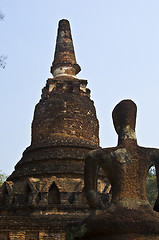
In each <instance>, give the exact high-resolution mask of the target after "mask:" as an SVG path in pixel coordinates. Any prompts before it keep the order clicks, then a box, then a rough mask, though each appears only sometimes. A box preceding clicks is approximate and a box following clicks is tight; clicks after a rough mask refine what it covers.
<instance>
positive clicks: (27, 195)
mask: <svg viewBox="0 0 159 240" xmlns="http://www.w3.org/2000/svg"><path fill="white" fill-rule="evenodd" d="M32 200H33V193H32V190H31V187H30V185H29V183H27V184H26V186H25V190H24V202H25V203H27V204H30V203H32Z"/></svg>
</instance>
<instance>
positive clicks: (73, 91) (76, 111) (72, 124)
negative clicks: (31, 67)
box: [0, 20, 106, 240]
mask: <svg viewBox="0 0 159 240" xmlns="http://www.w3.org/2000/svg"><path fill="white" fill-rule="evenodd" d="M80 70H81V69H80V66H79V65H78V64H77V62H76V58H75V53H74V47H73V42H72V37H71V31H70V25H69V22H68V21H67V20H61V21H60V22H59V28H58V35H57V42H56V49H55V55H54V61H53V63H52V67H51V73H52V74H53V78H49V79H48V80H47V82H46V86H45V87H44V88H43V90H42V96H41V99H40V101H39V103H38V104H37V105H36V107H35V112H34V118H33V122H32V136H31V145H30V146H29V147H28V148H27V149H26V150H25V151H24V153H23V156H22V158H21V160H20V161H19V162H18V163H17V164H16V166H15V170H14V172H13V173H12V174H11V175H10V176H9V177H8V179H7V180H6V182H5V183H4V184H3V185H2V187H1V189H0V240H15V239H16V240H43V239H45V240H50V239H51V240H53V239H56V240H57V239H65V233H66V226H67V224H68V223H72V222H76V221H79V220H81V221H82V220H83V219H85V218H86V217H87V216H88V215H89V213H90V208H89V206H88V204H87V202H86V199H85V196H84V193H83V187H84V160H85V157H86V155H87V153H88V152H89V151H90V150H92V149H95V148H97V147H98V145H99V137H98V131H99V126H98V120H97V117H96V112H95V107H94V104H93V101H92V100H91V99H90V90H89V89H87V88H86V86H87V80H83V79H78V78H77V77H76V75H77V74H78V73H79V71H80ZM102 179H103V173H102V172H101V173H100V174H99V184H98V186H99V189H98V190H99V192H100V193H101V194H102V193H103V195H102V196H106V194H105V195H104V191H105V189H106V187H105V186H106V183H105V181H103V180H102Z"/></svg>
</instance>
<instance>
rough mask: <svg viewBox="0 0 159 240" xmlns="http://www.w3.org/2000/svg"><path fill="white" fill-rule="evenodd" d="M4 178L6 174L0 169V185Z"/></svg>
mask: <svg viewBox="0 0 159 240" xmlns="http://www.w3.org/2000/svg"><path fill="white" fill-rule="evenodd" d="M6 179H7V175H6V174H5V173H3V172H2V171H1V170H0V186H1V185H2V184H3V183H4V182H5V180H6Z"/></svg>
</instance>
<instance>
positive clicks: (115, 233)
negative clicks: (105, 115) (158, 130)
mask: <svg viewBox="0 0 159 240" xmlns="http://www.w3.org/2000/svg"><path fill="white" fill-rule="evenodd" d="M136 111H137V107H136V104H135V103H134V102H133V101H131V100H123V101H121V102H120V103H119V104H117V106H116V107H115V108H114V110H113V122H114V127H115V130H116V132H117V134H118V145H117V147H113V148H104V149H102V148H98V149H96V150H92V151H91V152H90V153H89V154H88V156H87V158H86V163H85V192H86V197H87V200H88V203H89V205H90V206H91V207H92V208H94V209H96V208H97V207H98V206H100V207H101V210H96V211H94V213H93V214H91V215H90V216H89V218H87V220H85V221H83V222H82V223H81V225H80V227H79V228H81V232H82V233H83V236H82V237H81V235H80V236H79V237H78V238H75V239H81V240H97V239H98V240H159V195H158V197H157V200H156V203H155V206H154V210H153V209H152V207H151V206H150V205H149V203H148V200H147V197H146V191H145V181H146V176H147V171H148V169H149V168H150V167H151V166H152V165H155V167H156V175H157V179H158V189H159V149H155V148H144V147H140V146H138V144H137V139H136V134H135V124H136ZM98 167H101V168H103V169H104V172H105V174H106V176H107V177H108V179H109V180H110V183H111V185H112V200H111V202H110V204H108V205H107V207H106V208H104V207H103V206H102V203H101V201H100V198H99V197H98V194H97V186H96V182H97V169H98ZM102 208H103V209H102ZM70 233H71V228H70ZM72 235H73V231H72Z"/></svg>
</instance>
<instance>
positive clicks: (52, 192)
mask: <svg viewBox="0 0 159 240" xmlns="http://www.w3.org/2000/svg"><path fill="white" fill-rule="evenodd" d="M48 204H60V192H59V189H58V187H57V185H56V183H55V182H53V183H52V185H51V186H50V188H49V192H48Z"/></svg>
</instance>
